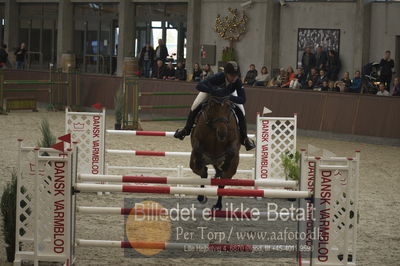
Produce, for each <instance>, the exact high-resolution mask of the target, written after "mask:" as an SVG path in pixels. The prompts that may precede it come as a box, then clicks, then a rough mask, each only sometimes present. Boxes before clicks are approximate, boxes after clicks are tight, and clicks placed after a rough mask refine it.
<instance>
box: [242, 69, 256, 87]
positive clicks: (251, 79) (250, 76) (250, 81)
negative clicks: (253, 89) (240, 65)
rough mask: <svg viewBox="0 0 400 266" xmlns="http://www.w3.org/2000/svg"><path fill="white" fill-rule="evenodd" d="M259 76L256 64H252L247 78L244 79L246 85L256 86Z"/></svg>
mask: <svg viewBox="0 0 400 266" xmlns="http://www.w3.org/2000/svg"><path fill="white" fill-rule="evenodd" d="M257 75H258V73H257V70H256V66H255V65H254V64H251V65H250V67H249V71H247V73H246V77H245V78H244V84H248V85H254V83H255V82H256V77H257Z"/></svg>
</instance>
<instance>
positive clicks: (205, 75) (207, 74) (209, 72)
mask: <svg viewBox="0 0 400 266" xmlns="http://www.w3.org/2000/svg"><path fill="white" fill-rule="evenodd" d="M212 75H214V71H212V69H211V66H210V64H206V65H205V66H204V69H203V72H202V73H201V79H202V80H205V79H208V78H209V77H210V76H212Z"/></svg>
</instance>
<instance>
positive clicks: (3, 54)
mask: <svg viewBox="0 0 400 266" xmlns="http://www.w3.org/2000/svg"><path fill="white" fill-rule="evenodd" d="M6 49H7V45H6V44H2V45H1V47H0V68H6V67H7V62H8V53H7V51H6Z"/></svg>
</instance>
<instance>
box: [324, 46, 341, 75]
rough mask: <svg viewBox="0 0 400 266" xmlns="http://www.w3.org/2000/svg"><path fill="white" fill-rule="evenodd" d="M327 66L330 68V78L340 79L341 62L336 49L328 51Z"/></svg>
mask: <svg viewBox="0 0 400 266" xmlns="http://www.w3.org/2000/svg"><path fill="white" fill-rule="evenodd" d="M326 68H327V70H328V79H329V80H333V81H336V80H338V75H339V72H340V68H341V62H340V58H339V55H338V54H336V52H335V51H334V50H329V52H328V62H327V66H326Z"/></svg>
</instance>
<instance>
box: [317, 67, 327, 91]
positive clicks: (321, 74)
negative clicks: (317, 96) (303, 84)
mask: <svg viewBox="0 0 400 266" xmlns="http://www.w3.org/2000/svg"><path fill="white" fill-rule="evenodd" d="M324 81H326V82H327V85H328V77H327V76H326V72H325V70H324V69H321V70H320V71H319V77H318V80H317V82H316V83H315V86H316V87H322V83H323V82H324ZM326 87H328V86H326Z"/></svg>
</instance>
